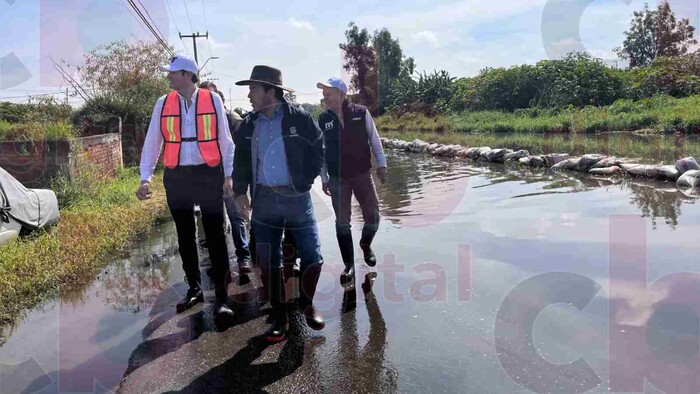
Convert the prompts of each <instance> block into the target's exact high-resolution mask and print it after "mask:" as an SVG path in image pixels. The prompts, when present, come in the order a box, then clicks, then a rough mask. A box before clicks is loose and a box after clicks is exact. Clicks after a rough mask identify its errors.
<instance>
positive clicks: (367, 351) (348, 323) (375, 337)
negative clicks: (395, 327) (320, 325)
mask: <svg viewBox="0 0 700 394" xmlns="http://www.w3.org/2000/svg"><path fill="white" fill-rule="evenodd" d="M376 276H377V274H376V273H374V272H370V273H368V274H367V275H366V276H365V281H364V283H363V284H362V287H361V288H362V292H363V293H364V296H365V306H366V307H367V314H368V316H369V338H368V340H367V343H366V344H365V345H364V346H363V347H362V348H360V343H359V342H360V341H359V339H358V335H357V316H356V315H355V313H356V311H355V310H353V309H354V308H350V307H349V306H348V304H347V302H352V300H353V298H354V297H353V296H351V295H348V294H347V291H346V295H345V302H344V305H343V308H344V311H345V313H342V315H341V317H340V338H339V351H338V358H339V360H338V362H337V363H334V364H335V365H342V366H343V367H344V368H343V370H341V371H334V372H337V373H334V377H337V378H338V379H340V380H341V381H340V382H336V383H337V385H332V387H343V388H344V390H346V391H347V392H352V393H356V392H368V393H379V392H394V391H396V388H397V383H398V372H397V371H396V370H395V369H394V368H393V367H392V366H390V365H389V364H388V362H387V360H386V356H385V353H386V347H387V341H386V337H387V328H386V323H385V322H384V317H383V316H382V312H381V310H380V309H379V304H378V303H377V299H376V296H375V295H374V292H373V291H372V285H373V283H374V280H375V278H376ZM348 291H352V292H353V293H354V292H355V291H356V289H355V287H354V286H353V287H352V289H351V290H348Z"/></svg>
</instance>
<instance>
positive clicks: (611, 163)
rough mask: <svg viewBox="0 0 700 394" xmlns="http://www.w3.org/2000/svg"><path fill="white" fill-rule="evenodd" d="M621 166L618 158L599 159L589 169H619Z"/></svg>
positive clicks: (620, 160)
mask: <svg viewBox="0 0 700 394" xmlns="http://www.w3.org/2000/svg"><path fill="white" fill-rule="evenodd" d="M622 164H623V162H622V159H620V158H618V157H606V158H604V159H601V160H600V161H598V162H597V163H595V164H593V165H592V166H591V168H590V169H593V168H606V167H620V166H621V165H622Z"/></svg>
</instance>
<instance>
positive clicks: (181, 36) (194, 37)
mask: <svg viewBox="0 0 700 394" xmlns="http://www.w3.org/2000/svg"><path fill="white" fill-rule="evenodd" d="M179 34H180V38H181V39H182V38H190V37H192V46H194V62H195V63H197V66H198V67H199V60H198V59H197V39H198V38H206V39H207V40H208V39H209V32H206V33H205V34H199V32H197V33H196V34H195V33H192V34H187V35H183V34H182V33H179Z"/></svg>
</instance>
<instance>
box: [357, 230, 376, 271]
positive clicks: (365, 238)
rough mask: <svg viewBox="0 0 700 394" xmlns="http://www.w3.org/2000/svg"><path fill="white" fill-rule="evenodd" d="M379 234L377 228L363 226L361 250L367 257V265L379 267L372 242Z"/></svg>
mask: <svg viewBox="0 0 700 394" xmlns="http://www.w3.org/2000/svg"><path fill="white" fill-rule="evenodd" d="M376 234H377V228H376V227H375V226H367V225H365V226H363V227H362V238H360V248H361V249H362V253H363V254H364V257H365V263H366V264H367V265H368V266H370V267H374V266H375V265H377V256H375V254H374V251H373V250H372V241H373V240H374V236H375V235H376Z"/></svg>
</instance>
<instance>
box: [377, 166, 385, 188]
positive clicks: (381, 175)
mask: <svg viewBox="0 0 700 394" xmlns="http://www.w3.org/2000/svg"><path fill="white" fill-rule="evenodd" d="M377 178H379V182H381V183H382V184H384V182H386V167H379V168H377Z"/></svg>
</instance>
